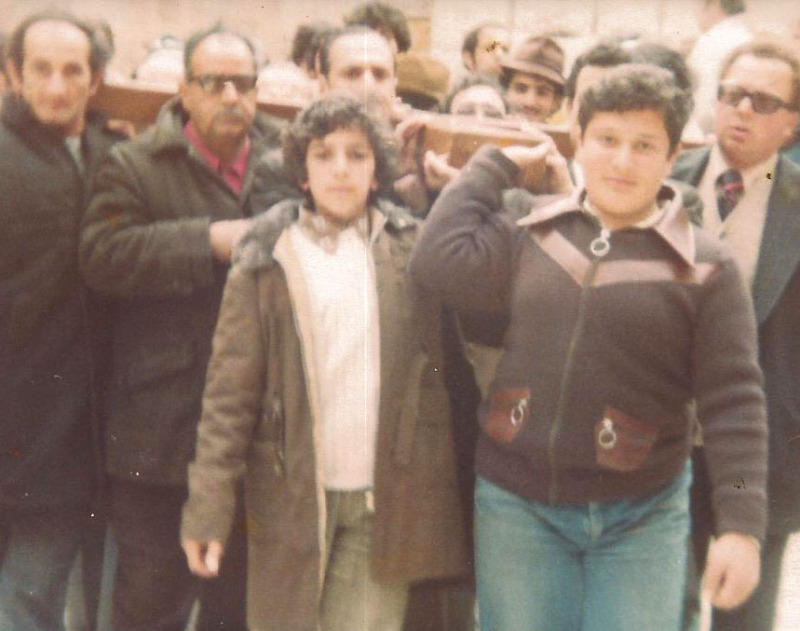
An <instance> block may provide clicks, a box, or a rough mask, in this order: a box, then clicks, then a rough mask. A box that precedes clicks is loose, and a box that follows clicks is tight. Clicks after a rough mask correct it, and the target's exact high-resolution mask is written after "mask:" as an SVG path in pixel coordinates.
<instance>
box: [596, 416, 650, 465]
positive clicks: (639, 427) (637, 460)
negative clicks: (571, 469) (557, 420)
mask: <svg viewBox="0 0 800 631" xmlns="http://www.w3.org/2000/svg"><path fill="white" fill-rule="evenodd" d="M658 427H659V426H658V425H653V424H651V423H645V422H644V421H640V420H638V419H635V418H633V417H632V416H628V415H627V414H624V413H623V412H620V411H619V410H616V409H614V408H611V407H607V408H606V410H605V412H604V414H603V418H602V419H601V420H599V421H598V422H597V423H596V424H595V428H594V446H595V454H596V456H597V464H598V465H600V466H601V467H605V468H606V469H611V470H613V471H620V472H623V473H627V472H630V471H636V470H638V469H641V468H642V466H643V465H644V463H645V461H646V460H647V458H648V456H649V455H650V453H651V452H652V451H653V445H655V443H656V439H657V438H658Z"/></svg>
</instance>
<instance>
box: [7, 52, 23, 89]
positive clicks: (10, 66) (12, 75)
mask: <svg viewBox="0 0 800 631" xmlns="http://www.w3.org/2000/svg"><path fill="white" fill-rule="evenodd" d="M6 74H7V75H8V78H9V80H10V81H11V89H12V90H14V92H16V93H17V94H21V93H22V74H21V73H20V72H19V71H17V67H16V66H15V65H14V63H13V62H12V61H11V60H10V59H6Z"/></svg>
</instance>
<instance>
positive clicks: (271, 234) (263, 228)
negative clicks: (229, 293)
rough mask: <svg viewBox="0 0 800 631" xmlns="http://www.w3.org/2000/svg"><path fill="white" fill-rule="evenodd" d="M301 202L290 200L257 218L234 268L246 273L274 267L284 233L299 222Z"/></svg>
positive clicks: (235, 255) (241, 243) (239, 247)
mask: <svg viewBox="0 0 800 631" xmlns="http://www.w3.org/2000/svg"><path fill="white" fill-rule="evenodd" d="M300 203H301V202H300V200H299V199H286V200H283V201H281V202H278V203H277V204H275V205H274V206H272V207H271V208H270V209H269V210H267V211H266V212H264V213H262V214H260V215H257V216H256V217H254V218H253V223H252V225H251V227H250V229H249V230H248V231H247V233H245V235H244V236H243V237H242V239H241V241H239V243H238V244H237V245H236V248H235V250H234V253H233V260H232V263H233V265H234V266H235V267H240V268H241V269H246V270H262V269H267V268H269V267H272V266H274V264H275V258H274V252H275V245H276V244H277V243H278V239H279V238H280V236H281V234H283V231H284V230H285V229H286V228H287V227H289V226H290V225H291V224H292V223H293V222H294V221H295V220H296V219H297V217H298V214H299V212H300Z"/></svg>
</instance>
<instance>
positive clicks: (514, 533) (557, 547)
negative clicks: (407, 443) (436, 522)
mask: <svg viewBox="0 0 800 631" xmlns="http://www.w3.org/2000/svg"><path fill="white" fill-rule="evenodd" d="M690 481H691V468H690V466H689V465H687V467H686V470H685V471H684V472H683V473H682V474H681V475H679V476H678V477H677V478H676V479H675V480H674V481H673V482H671V483H670V484H669V485H668V486H667V487H666V488H664V489H662V490H660V491H659V492H657V493H655V494H653V495H650V496H647V497H643V498H639V499H635V500H624V501H618V502H608V503H599V502H590V503H588V504H577V505H568V506H550V505H547V504H543V503H540V502H529V501H527V500H525V499H522V498H521V497H519V496H517V495H515V494H513V493H510V492H508V491H506V490H504V489H502V488H500V487H498V486H496V485H494V484H492V483H491V482H488V481H487V480H485V479H482V478H479V479H478V482H477V485H476V490H475V527H476V539H475V547H476V567H477V578H478V604H479V609H480V617H481V631H610V630H613V631H643V630H645V629H646V630H647V631H678V630H679V629H680V626H681V615H682V610H683V608H682V603H683V593H684V582H685V580H686V562H687V555H688V550H687V536H688V530H689V512H688V509H689V494H688V489H689V483H690Z"/></svg>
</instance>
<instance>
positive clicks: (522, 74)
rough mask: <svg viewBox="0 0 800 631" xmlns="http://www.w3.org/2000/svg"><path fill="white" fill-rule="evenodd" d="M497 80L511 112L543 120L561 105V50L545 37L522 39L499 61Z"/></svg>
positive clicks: (529, 118) (541, 121)
mask: <svg viewBox="0 0 800 631" xmlns="http://www.w3.org/2000/svg"><path fill="white" fill-rule="evenodd" d="M501 66H502V68H503V72H502V74H501V75H500V83H501V84H502V85H503V87H504V88H505V90H506V99H507V100H508V105H509V107H510V109H511V112H512V113H513V114H517V115H518V116H520V117H522V118H524V119H525V120H527V121H529V122H531V123H543V122H545V120H547V118H548V117H550V116H552V115H553V114H554V113H555V112H556V111H558V108H559V107H561V100H562V98H563V96H564V51H563V50H562V48H561V46H559V45H558V44H557V43H556V42H555V40H553V39H551V38H549V37H542V36H534V37H529V38H528V39H526V40H525V41H524V42H523V43H522V44H520V45H519V46H518V47H517V48H516V50H515V51H514V52H513V53H512V54H511V55H509V56H507V57H506V58H505V59H503V61H502V62H501Z"/></svg>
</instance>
